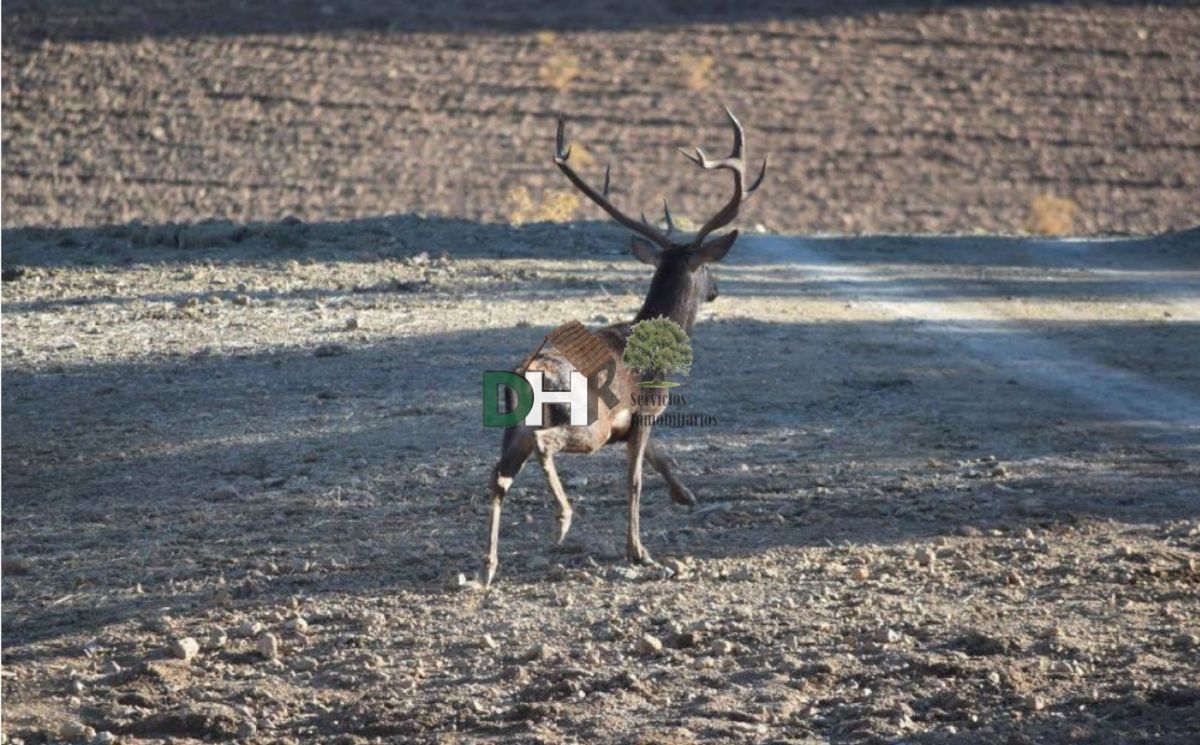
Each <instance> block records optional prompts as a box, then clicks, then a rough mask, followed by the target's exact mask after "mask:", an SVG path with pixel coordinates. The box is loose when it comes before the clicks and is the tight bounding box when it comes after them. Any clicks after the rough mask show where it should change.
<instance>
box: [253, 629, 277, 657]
mask: <svg viewBox="0 0 1200 745" xmlns="http://www.w3.org/2000/svg"><path fill="white" fill-rule="evenodd" d="M254 648H255V650H256V651H257V652H258V653H259V655H261V656H262V657H263V658H264V659H267V660H274V659H278V658H279V639H278V638H277V637H276V636H275V635H274V634H270V633H267V634H263V635H262V636H260V637H258V642H256V643H255V645H254Z"/></svg>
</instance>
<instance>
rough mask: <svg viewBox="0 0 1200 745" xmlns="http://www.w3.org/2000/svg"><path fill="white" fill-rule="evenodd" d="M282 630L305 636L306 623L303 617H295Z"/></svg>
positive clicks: (306, 631) (306, 630)
mask: <svg viewBox="0 0 1200 745" xmlns="http://www.w3.org/2000/svg"><path fill="white" fill-rule="evenodd" d="M284 628H286V629H287V630H288V631H293V632H295V633H297V634H307V633H308V621H306V620H305V619H304V617H303V616H296V617H295V618H293V619H292V620H290V621H288V622H287V624H286V625H285V627H284Z"/></svg>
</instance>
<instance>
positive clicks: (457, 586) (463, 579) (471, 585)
mask: <svg viewBox="0 0 1200 745" xmlns="http://www.w3.org/2000/svg"><path fill="white" fill-rule="evenodd" d="M450 586H451V589H453V590H456V591H458V592H474V591H476V590H482V589H483V583H482V582H480V581H479V580H474V579H471V578H469V577H467V575H465V574H463V573H462V572H459V573H458V575H457V576H456V577H455V578H454V580H453V581H452V582H451V583H450Z"/></svg>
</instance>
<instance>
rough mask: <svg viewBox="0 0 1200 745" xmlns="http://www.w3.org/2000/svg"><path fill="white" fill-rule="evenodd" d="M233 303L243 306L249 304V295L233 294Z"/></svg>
mask: <svg viewBox="0 0 1200 745" xmlns="http://www.w3.org/2000/svg"><path fill="white" fill-rule="evenodd" d="M233 304H234V305H240V306H242V307H245V306H247V305H249V304H250V296H249V295H234V297H233Z"/></svg>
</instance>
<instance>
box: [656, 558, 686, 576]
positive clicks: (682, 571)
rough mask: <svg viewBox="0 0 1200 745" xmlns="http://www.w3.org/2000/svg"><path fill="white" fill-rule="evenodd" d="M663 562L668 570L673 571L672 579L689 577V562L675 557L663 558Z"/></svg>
mask: <svg viewBox="0 0 1200 745" xmlns="http://www.w3.org/2000/svg"><path fill="white" fill-rule="evenodd" d="M662 564H663V566H664V567H666V568H667V570H668V571H669V572H671V577H672V579H687V577H688V567H687V564H684V563H683V562H682V561H680V560H679V559H675V558H670V559H663V563H662Z"/></svg>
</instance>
